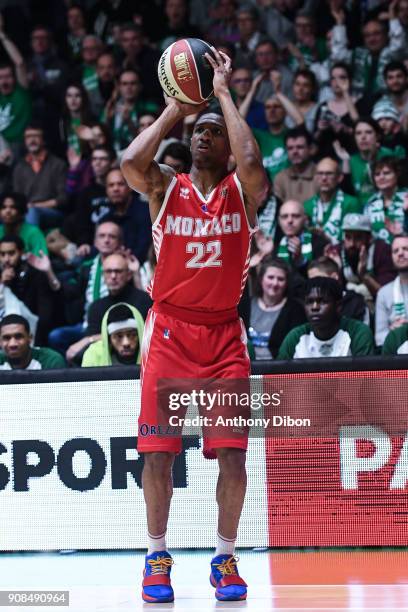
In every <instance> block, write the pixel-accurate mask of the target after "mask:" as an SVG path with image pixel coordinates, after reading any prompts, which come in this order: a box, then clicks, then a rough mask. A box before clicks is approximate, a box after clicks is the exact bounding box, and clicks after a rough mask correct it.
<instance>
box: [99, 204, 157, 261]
mask: <svg viewBox="0 0 408 612" xmlns="http://www.w3.org/2000/svg"><path fill="white" fill-rule="evenodd" d="M102 221H113V222H114V223H117V224H118V225H119V226H120V227H121V228H122V231H123V244H124V245H125V247H126V248H127V249H130V250H131V251H132V253H133V254H134V255H136V257H137V258H138V260H139V261H140V263H141V264H142V263H143V262H144V261H145V259H146V256H147V251H148V250H149V246H150V244H151V242H152V222H151V220H150V212H149V204H148V203H147V202H145V201H144V200H142V199H141V198H140V196H139V194H137V193H134V194H133V196H132V199H131V201H130V203H129V206H128V209H127V211H126V213H125V214H124V215H118V214H116V212H115V208H114V207H113V206H112V205H110V212H108V213H107V214H106V215H104V216H103V217H101V219H100V222H102Z"/></svg>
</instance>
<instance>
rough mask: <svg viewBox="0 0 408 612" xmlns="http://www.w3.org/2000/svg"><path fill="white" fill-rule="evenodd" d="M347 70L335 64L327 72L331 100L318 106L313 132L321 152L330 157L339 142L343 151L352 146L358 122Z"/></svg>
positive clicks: (344, 66)
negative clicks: (355, 126)
mask: <svg viewBox="0 0 408 612" xmlns="http://www.w3.org/2000/svg"><path fill="white" fill-rule="evenodd" d="M350 82H351V78H350V68H349V66H347V64H344V63H342V62H338V63H336V64H334V65H333V66H332V68H331V70H330V90H331V98H330V99H329V100H327V101H326V102H323V103H322V104H320V105H319V107H318V110H317V113H316V127H315V130H314V134H315V138H316V142H317V145H318V147H319V151H320V153H322V154H323V152H324V153H325V154H328V155H330V154H332V151H333V150H332V143H333V141H334V140H336V139H337V140H338V141H339V142H340V144H341V145H342V146H343V147H345V148H346V149H351V148H352V146H353V125H354V122H355V121H357V120H358V111H357V108H356V106H355V101H354V100H353V98H352V97H351V94H350Z"/></svg>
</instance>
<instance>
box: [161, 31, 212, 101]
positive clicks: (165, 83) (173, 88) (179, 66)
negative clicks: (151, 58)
mask: <svg viewBox="0 0 408 612" xmlns="http://www.w3.org/2000/svg"><path fill="white" fill-rule="evenodd" d="M204 53H209V54H210V55H211V56H212V57H214V53H213V51H212V50H211V47H210V45H209V44H208V43H206V42H204V41H203V40H200V39H199V38H184V39H181V40H177V41H176V42H175V43H173V44H171V45H170V46H169V47H167V49H165V51H164V52H163V54H162V56H161V58H160V60H159V66H158V75H159V81H160V85H161V86H162V88H163V90H164V91H165V93H166V94H167V95H168V96H170V97H172V98H176V99H177V100H180V102H186V103H188V104H201V103H202V102H205V101H206V100H208V99H209V98H211V96H212V94H213V76H214V71H213V69H212V67H211V66H210V64H209V62H208V61H207V59H206V58H205V57H204Z"/></svg>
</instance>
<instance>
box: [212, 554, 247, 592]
mask: <svg viewBox="0 0 408 612" xmlns="http://www.w3.org/2000/svg"><path fill="white" fill-rule="evenodd" d="M238 560H239V559H238V557H234V555H217V557H214V559H213V560H212V561H211V574H210V582H211V584H212V586H213V587H215V597H216V598H217V599H218V600H219V601H242V600H243V599H246V597H247V583H246V582H245V580H243V579H242V578H241V576H240V575H239V574H238V568H237V561H238Z"/></svg>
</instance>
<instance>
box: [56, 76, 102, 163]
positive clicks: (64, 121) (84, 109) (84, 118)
mask: <svg viewBox="0 0 408 612" xmlns="http://www.w3.org/2000/svg"><path fill="white" fill-rule="evenodd" d="M93 123H94V119H93V117H92V114H91V112H90V110H89V101H88V94H87V93H86V90H85V88H84V87H83V85H82V84H81V83H73V84H71V85H68V87H67V88H66V90H65V96H64V104H63V107H62V114H61V118H60V121H59V125H58V128H59V139H60V143H61V146H62V148H64V153H65V154H67V152H68V151H69V150H73V151H75V153H76V154H77V155H80V154H81V153H83V152H84V151H83V145H82V142H81V140H80V138H79V135H78V133H77V130H78V128H79V127H80V126H81V125H91V124H93Z"/></svg>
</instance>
